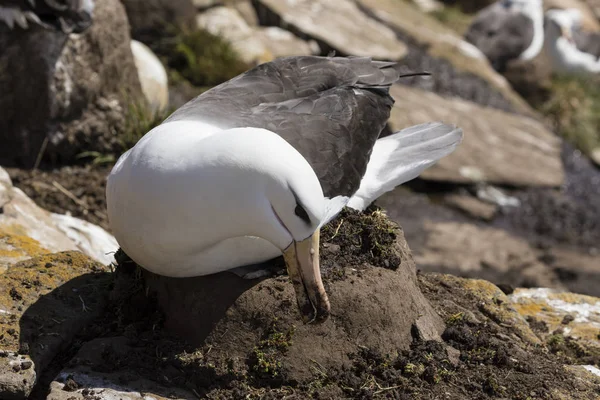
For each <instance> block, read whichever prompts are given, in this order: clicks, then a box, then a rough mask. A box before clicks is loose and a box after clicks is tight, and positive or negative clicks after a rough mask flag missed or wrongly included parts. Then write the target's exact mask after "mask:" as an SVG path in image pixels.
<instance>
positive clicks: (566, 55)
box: [545, 8, 600, 74]
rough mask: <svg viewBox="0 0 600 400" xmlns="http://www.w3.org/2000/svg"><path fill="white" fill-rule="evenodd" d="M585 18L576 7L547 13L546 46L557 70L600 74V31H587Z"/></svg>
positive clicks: (554, 68)
mask: <svg viewBox="0 0 600 400" xmlns="http://www.w3.org/2000/svg"><path fill="white" fill-rule="evenodd" d="M582 17H583V16H582V14H581V11H579V10H578V9H575V8H570V9H566V10H550V11H548V12H547V13H546V28H545V30H546V41H545V42H546V43H545V48H546V52H547V53H548V56H549V58H550V60H551V62H552V68H553V70H554V71H556V72H563V73H574V74H597V73H600V34H598V33H588V32H584V31H583V30H582V29H581V21H582Z"/></svg>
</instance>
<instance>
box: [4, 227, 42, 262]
mask: <svg viewBox="0 0 600 400" xmlns="http://www.w3.org/2000/svg"><path fill="white" fill-rule="evenodd" d="M21 231H22V229H20V227H19V226H18V225H10V226H6V227H4V228H3V229H0V273H3V272H4V271H6V268H7V267H8V265H9V264H12V263H14V262H18V261H22V260H24V259H26V258H30V257H36V256H39V255H42V254H45V253H48V250H47V249H45V248H44V247H43V246H42V245H41V244H40V242H38V241H37V240H35V239H33V238H31V237H29V236H27V235H25V234H24V232H21Z"/></svg>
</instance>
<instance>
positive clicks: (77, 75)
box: [0, 0, 141, 168]
mask: <svg viewBox="0 0 600 400" xmlns="http://www.w3.org/2000/svg"><path fill="white" fill-rule="evenodd" d="M129 40H130V39H129V32H128V25H127V17H126V15H125V11H124V9H123V7H122V6H121V4H120V3H119V2H118V0H107V1H101V2H97V3H96V6H95V9H94V22H93V24H92V26H91V27H90V28H89V29H88V30H86V31H85V33H83V34H70V35H68V34H65V33H63V32H60V31H53V30H47V29H43V28H32V29H29V30H26V31H22V30H13V31H10V30H8V28H5V27H4V26H2V25H0V48H2V49H3V50H2V54H1V55H0V69H1V70H2V73H0V87H2V88H3V90H2V91H1V92H0V105H1V106H2V110H3V112H2V119H0V141H1V142H2V144H3V145H2V146H1V147H0V164H1V165H4V166H10V165H17V166H24V167H27V168H31V167H33V166H34V165H35V164H36V160H37V159H38V158H39V157H41V158H42V159H43V160H44V161H48V162H52V163H66V162H70V161H73V160H74V159H75V156H76V155H77V154H78V153H80V152H82V151H92V150H97V151H100V152H108V151H111V150H112V149H113V148H117V147H118V146H120V144H119V141H118V138H116V137H115V135H114V132H115V130H118V129H120V128H121V127H122V126H123V124H124V122H125V114H126V111H127V103H128V102H129V101H131V100H132V99H136V98H137V97H138V96H140V95H141V89H140V85H139V81H138V78H137V73H136V69H135V65H134V62H133V56H132V55H131V49H130V46H129ZM119 148H120V147H119Z"/></svg>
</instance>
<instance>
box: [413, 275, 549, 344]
mask: <svg viewBox="0 0 600 400" xmlns="http://www.w3.org/2000/svg"><path fill="white" fill-rule="evenodd" d="M419 283H420V287H421V290H422V291H423V292H424V293H425V296H426V297H427V298H428V299H429V301H430V302H431V303H432V305H433V306H434V308H435V309H436V311H437V312H438V313H439V314H440V316H442V318H444V320H445V321H446V324H447V325H449V326H453V325H458V324H459V323H467V324H471V325H473V326H477V325H479V326H481V325H485V324H486V323H492V324H498V325H500V326H503V327H509V328H510V332H509V333H510V335H511V336H510V340H511V341H515V342H520V344H521V345H525V346H527V347H529V346H531V345H533V346H539V345H540V344H541V341H540V339H539V338H538V337H537V336H536V335H535V333H534V332H533V331H532V330H531V328H530V327H529V324H528V323H527V321H526V320H525V317H524V316H522V315H521V314H520V313H519V312H517V310H515V309H514V308H513V307H512V303H511V301H510V298H509V297H508V296H506V295H505V294H504V293H503V292H502V291H501V290H500V289H499V288H498V287H497V286H495V285H494V284H492V283H490V282H488V281H484V280H481V279H465V278H458V277H456V276H452V275H445V274H437V273H435V274H426V275H421V276H420V277H419ZM444 292H446V293H444ZM473 305H475V307H473ZM486 320H487V321H486Z"/></svg>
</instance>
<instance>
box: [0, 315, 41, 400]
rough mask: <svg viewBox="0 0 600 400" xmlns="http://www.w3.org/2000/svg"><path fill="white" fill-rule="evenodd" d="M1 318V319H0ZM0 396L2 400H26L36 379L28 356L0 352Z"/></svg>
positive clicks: (4, 351) (5, 351)
mask: <svg viewBox="0 0 600 400" xmlns="http://www.w3.org/2000/svg"><path fill="white" fill-rule="evenodd" d="M0 318H1V317H0ZM0 351H1V352H2V354H0V357H1V358H0V394H1V395H2V399H3V400H21V399H26V398H27V396H28V395H29V393H30V392H31V389H33V385H34V383H35V379H36V373H35V369H34V368H32V366H33V364H32V361H31V359H30V358H29V356H27V355H21V354H19V353H18V352H11V351H7V350H0Z"/></svg>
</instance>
